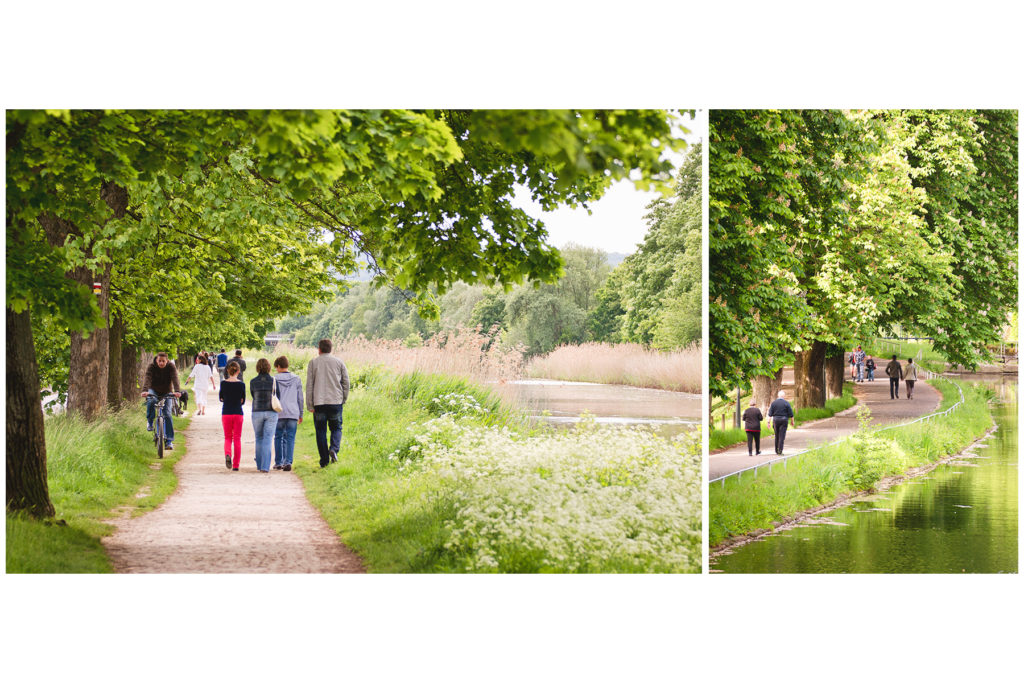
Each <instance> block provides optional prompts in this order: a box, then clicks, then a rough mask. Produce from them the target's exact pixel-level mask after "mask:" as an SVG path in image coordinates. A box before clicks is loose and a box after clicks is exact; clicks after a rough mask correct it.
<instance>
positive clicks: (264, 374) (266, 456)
mask: <svg viewBox="0 0 1024 683" xmlns="http://www.w3.org/2000/svg"><path fill="white" fill-rule="evenodd" d="M256 373H257V374H256V376H255V377H253V378H252V379H251V380H249V395H250V396H252V411H251V414H252V429H253V431H254V432H255V433H256V469H257V470H259V471H260V472H270V460H271V457H272V456H273V449H274V432H275V431H277V411H275V410H274V405H273V400H272V399H271V396H273V393H274V384H275V382H274V378H273V377H271V376H270V361H269V360H267V359H266V358H260V359H259V360H258V361H256Z"/></svg>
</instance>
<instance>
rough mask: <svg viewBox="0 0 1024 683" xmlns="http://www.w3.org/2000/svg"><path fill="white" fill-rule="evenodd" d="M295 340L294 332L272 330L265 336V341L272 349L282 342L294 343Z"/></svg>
mask: <svg viewBox="0 0 1024 683" xmlns="http://www.w3.org/2000/svg"><path fill="white" fill-rule="evenodd" d="M293 341H295V335H294V334H282V333H278V332H271V333H270V334H268V335H266V336H265V337H263V343H264V344H266V345H267V348H268V349H272V348H274V347H275V346H277V345H278V344H280V343H281V342H287V343H289V344H290V343H292V342H293Z"/></svg>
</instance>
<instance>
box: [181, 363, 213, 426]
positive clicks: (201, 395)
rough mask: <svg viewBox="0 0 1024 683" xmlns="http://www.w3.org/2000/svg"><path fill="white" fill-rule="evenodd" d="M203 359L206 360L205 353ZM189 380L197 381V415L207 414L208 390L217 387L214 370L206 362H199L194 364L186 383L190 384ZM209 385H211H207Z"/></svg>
mask: <svg viewBox="0 0 1024 683" xmlns="http://www.w3.org/2000/svg"><path fill="white" fill-rule="evenodd" d="M203 355H204V358H203V360H204V361H205V354H203ZM189 380H192V381H193V382H194V383H195V389H196V390H195V394H196V415H205V414H206V391H207V389H208V388H209V389H216V388H217V387H216V385H215V384H214V383H213V370H212V369H211V368H210V366H209V364H208V363H206V362H199V363H196V364H195V365H193V366H192V372H191V373H189V376H188V379H186V380H185V383H186V384H188V382H189ZM207 385H209V386H207Z"/></svg>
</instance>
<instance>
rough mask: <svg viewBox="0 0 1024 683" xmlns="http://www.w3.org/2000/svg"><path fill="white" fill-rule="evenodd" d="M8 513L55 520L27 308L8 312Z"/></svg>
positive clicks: (37, 378) (34, 352) (37, 370)
mask: <svg viewBox="0 0 1024 683" xmlns="http://www.w3.org/2000/svg"><path fill="white" fill-rule="evenodd" d="M5 459H6V460H7V510H8V511H14V510H24V511H26V512H27V513H28V514H30V515H32V516H34V517H53V516H54V510H53V503H52V502H50V490H49V486H48V484H47V480H46V434H45V431H44V429H43V404H42V403H41V402H40V400H39V368H38V367H37V366H36V349H35V345H34V344H33V342H32V319H31V317H30V315H29V309H27V308H26V309H25V310H24V311H22V312H21V313H15V312H13V311H12V310H11V309H10V308H8V309H7V457H6V458H5Z"/></svg>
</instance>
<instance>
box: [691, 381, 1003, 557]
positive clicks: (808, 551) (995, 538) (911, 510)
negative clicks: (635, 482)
mask: <svg viewBox="0 0 1024 683" xmlns="http://www.w3.org/2000/svg"><path fill="white" fill-rule="evenodd" d="M993 389H994V390H995V391H996V393H997V394H999V395H1000V397H1001V399H1002V401H1003V402H1001V403H999V404H997V405H995V406H994V407H993V416H994V417H995V419H996V422H997V423H998V425H999V430H998V431H997V432H996V434H995V435H994V436H993V437H992V438H990V439H989V440H988V441H986V442H985V443H987V444H988V446H989V447H988V448H983V449H979V450H978V451H977V455H978V456H979V457H977V458H974V459H970V460H966V461H964V462H960V463H950V464H947V465H941V466H939V467H937V468H936V469H934V470H932V471H931V472H929V473H928V474H927V475H925V476H923V477H920V478H917V479H914V480H912V481H908V482H905V483H903V484H901V485H899V486H897V487H894V488H893V489H890V490H889V491H886V492H885V493H883V494H880V495H878V496H874V497H872V498H871V499H869V500H864V501H858V502H857V503H855V504H853V505H850V506H848V507H844V508H841V509H839V510H835V511H833V512H830V513H826V514H824V515H820V516H818V517H817V518H816V520H817V522H816V523H813V524H809V525H805V526H801V527H799V528H796V529H790V530H788V531H785V532H782V533H780V534H775V535H772V536H769V537H767V538H765V539H764V540H761V541H757V542H754V543H749V544H747V545H746V546H743V547H740V548H737V549H736V551H735V552H734V553H732V554H730V555H725V556H722V557H720V558H719V559H718V560H717V561H715V562H713V563H712V567H711V568H712V570H713V571H722V572H733V573H815V572H821V573H923V572H928V573H961V572H966V573H972V572H984V573H995V572H1013V573H1015V572H1017V396H1016V393H1017V392H1016V383H1015V382H1013V383H1009V382H1002V383H998V384H993Z"/></svg>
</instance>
